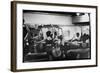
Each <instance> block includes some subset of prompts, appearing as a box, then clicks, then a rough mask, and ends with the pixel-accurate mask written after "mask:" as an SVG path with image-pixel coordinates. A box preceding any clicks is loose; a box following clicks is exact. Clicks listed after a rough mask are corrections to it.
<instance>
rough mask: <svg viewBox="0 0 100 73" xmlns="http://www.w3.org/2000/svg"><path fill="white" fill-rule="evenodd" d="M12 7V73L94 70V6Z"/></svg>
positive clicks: (23, 4)
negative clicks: (18, 72) (51, 70)
mask: <svg viewBox="0 0 100 73" xmlns="http://www.w3.org/2000/svg"><path fill="white" fill-rule="evenodd" d="M11 4H12V5H11V7H12V10H11V12H12V14H11V70H12V71H14V72H16V71H34V70H50V69H64V68H65V69H66V68H82V67H95V66H97V6H88V5H72V4H59V3H38V2H19V1H13V2H12V3H11Z"/></svg>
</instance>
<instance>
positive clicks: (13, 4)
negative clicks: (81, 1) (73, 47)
mask: <svg viewBox="0 0 100 73" xmlns="http://www.w3.org/2000/svg"><path fill="white" fill-rule="evenodd" d="M19 3H20V4H36V5H50V6H65V7H66V6H71V7H83V8H95V9H96V64H95V65H83V66H69V67H52V68H37V69H33V68H31V69H17V57H16V54H17V51H16V50H17V46H16V44H17V18H16V15H17V9H16V8H17V7H16V6H17V4H19ZM97 16H98V7H97V6H90V5H74V4H60V3H59V4H58V3H42V2H26V1H12V2H11V71H13V72H19V71H36V70H52V69H65V68H67V69H68V68H82V67H96V66H97V65H98V56H97V55H98V49H97V46H98V43H97V42H98V37H97V36H98V24H97V22H98V17H97Z"/></svg>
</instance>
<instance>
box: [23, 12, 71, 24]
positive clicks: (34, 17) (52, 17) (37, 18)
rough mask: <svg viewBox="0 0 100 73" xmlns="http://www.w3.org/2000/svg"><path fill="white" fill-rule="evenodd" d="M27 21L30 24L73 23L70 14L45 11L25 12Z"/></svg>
mask: <svg viewBox="0 0 100 73" xmlns="http://www.w3.org/2000/svg"><path fill="white" fill-rule="evenodd" d="M24 20H25V23H29V24H33V25H34V24H45V25H46V24H57V25H59V24H60V25H62V24H63V25H72V17H71V16H70V15H66V16H65V15H58V14H45V13H41V14H40V13H24Z"/></svg>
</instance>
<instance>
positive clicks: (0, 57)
mask: <svg viewBox="0 0 100 73" xmlns="http://www.w3.org/2000/svg"><path fill="white" fill-rule="evenodd" d="M10 1H11V0H0V73H12V72H11V71H10V34H11V32H10V8H11V7H10ZM33 1H42V2H55V3H67V4H83V5H99V4H100V2H99V0H33ZM99 7H100V6H99ZM98 13H100V10H99V12H98ZM98 16H100V14H99V15H98ZM98 18H99V17H98ZM99 19H100V18H99ZM99 19H98V20H99ZM99 24H100V21H99ZM98 28H100V25H98ZM98 31H100V29H98ZM98 37H100V33H99V32H98ZM98 42H99V43H100V38H98ZM98 46H99V45H98ZM99 48H100V46H99ZM98 52H99V53H98V54H99V56H100V49H98ZM98 62H99V64H100V57H99V59H98ZM41 72H43V73H87V72H89V73H99V72H100V65H99V66H98V67H91V68H77V69H60V70H47V71H35V72H33V71H27V72H25V73H41ZM19 73H20V72H19ZM21 73H24V72H21Z"/></svg>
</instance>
